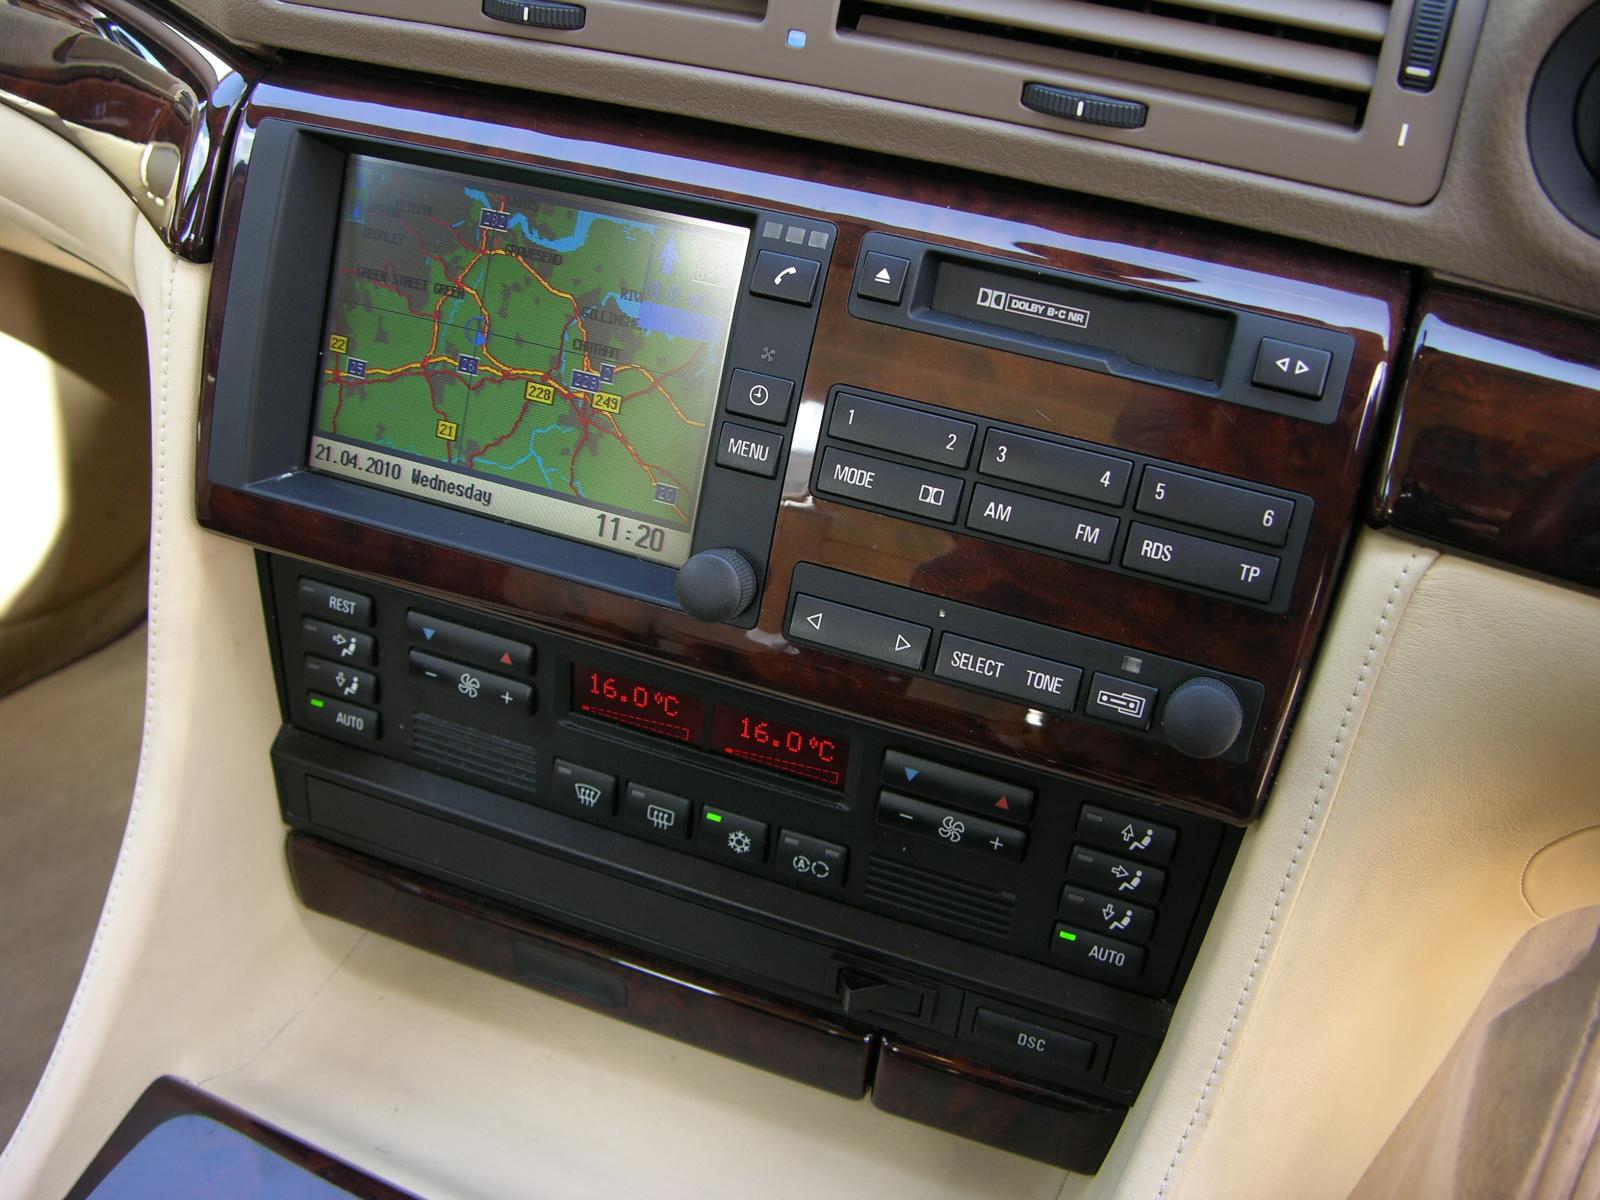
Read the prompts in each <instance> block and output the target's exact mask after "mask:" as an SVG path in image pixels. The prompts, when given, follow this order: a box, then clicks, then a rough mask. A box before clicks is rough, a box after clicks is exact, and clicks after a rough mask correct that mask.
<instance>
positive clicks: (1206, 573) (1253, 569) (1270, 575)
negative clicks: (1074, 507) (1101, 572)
mask: <svg viewBox="0 0 1600 1200" xmlns="http://www.w3.org/2000/svg"><path fill="white" fill-rule="evenodd" d="M1278 562H1279V560H1278V559H1277V558H1275V557H1273V556H1272V555H1270V554H1257V553H1255V552H1254V551H1251V550H1240V549H1239V548H1238V547H1237V546H1225V545H1223V544H1222V543H1221V542H1213V541H1209V540H1207V539H1206V538H1200V537H1194V536H1192V535H1190V534H1187V533H1174V532H1173V531H1172V530H1170V529H1157V528H1155V527H1154V526H1151V525H1141V524H1138V523H1137V522H1135V523H1134V525H1133V528H1132V529H1130V530H1129V531H1128V548H1127V549H1126V550H1125V551H1123V554H1122V565H1123V566H1125V567H1127V568H1129V569H1130V570H1134V571H1142V572H1144V573H1145V574H1146V575H1159V576H1161V577H1162V578H1163V579H1176V580H1177V581H1178V582H1179V583H1188V584H1193V585H1194V586H1195V587H1202V588H1208V589H1209V590H1211V591H1213V592H1224V593H1226V594H1227V595H1229V596H1242V597H1243V598H1244V599H1246V600H1256V601H1260V602H1261V603H1266V602H1267V601H1269V600H1271V599H1272V585H1273V583H1275V582H1276V581H1277V578H1278Z"/></svg>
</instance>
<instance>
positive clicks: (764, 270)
mask: <svg viewBox="0 0 1600 1200" xmlns="http://www.w3.org/2000/svg"><path fill="white" fill-rule="evenodd" d="M821 270H822V264H821V263H819V262H817V261H816V260H815V259H812V258H796V257H795V256H794V255H792V254H779V253H778V252H777V251H776V250H763V251H762V252H761V253H760V254H758V255H756V270H755V274H754V276H752V277H751V280H750V290H751V291H752V292H754V293H755V294H756V295H758V296H771V297H772V298H773V299H774V300H787V301H789V303H791V304H810V303H811V301H812V299H813V298H814V297H815V296H816V292H817V275H818V273H819V272H820V271H821Z"/></svg>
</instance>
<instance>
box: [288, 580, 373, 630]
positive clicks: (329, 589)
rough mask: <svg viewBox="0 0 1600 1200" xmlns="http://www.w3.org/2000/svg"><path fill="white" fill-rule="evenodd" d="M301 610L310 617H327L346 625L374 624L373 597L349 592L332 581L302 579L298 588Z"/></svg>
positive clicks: (297, 593)
mask: <svg viewBox="0 0 1600 1200" xmlns="http://www.w3.org/2000/svg"><path fill="white" fill-rule="evenodd" d="M296 595H297V597H298V599H299V601H300V611H301V612H303V613H305V614H306V615H307V616H310V617H326V618H328V619H329V620H331V621H339V622H341V623H343V624H346V625H371V624H372V597H371V596H363V595H362V594H361V593H360V592H347V591H345V589H344V588H336V587H334V586H333V585H332V584H331V583H323V582H321V581H320V580H317V579H302V580H301V581H300V586H299V587H298V588H297V589H296Z"/></svg>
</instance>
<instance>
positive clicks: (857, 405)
mask: <svg viewBox="0 0 1600 1200" xmlns="http://www.w3.org/2000/svg"><path fill="white" fill-rule="evenodd" d="M977 435H978V427H977V426H976V425H973V424H971V423H969V422H967V421H953V420H951V419H950V418H949V417H940V416H935V415H934V414H933V413H929V412H923V411H922V410H921V409H917V408H905V407H903V406H902V405H899V404H890V403H888V402H887V401H884V400H874V399H872V398H871V397H868V396H857V395H855V394H854V393H853V392H840V393H839V395H838V398H837V399H835V400H834V402H833V416H832V417H831V418H830V419H829V421H828V436H829V437H835V438H838V439H839V440H840V441H842V442H857V443H859V444H861V445H863V446H873V447H876V448H877V449H879V450H893V451H895V452H896V453H899V454H905V455H909V456H910V457H912V458H924V459H927V460H928V461H929V462H935V463H939V464H941V465H942V466H946V467H954V468H955V469H956V470H958V471H959V470H961V469H963V468H964V467H966V465H967V460H968V459H969V458H971V457H972V441H973V439H974V438H975V437H977Z"/></svg>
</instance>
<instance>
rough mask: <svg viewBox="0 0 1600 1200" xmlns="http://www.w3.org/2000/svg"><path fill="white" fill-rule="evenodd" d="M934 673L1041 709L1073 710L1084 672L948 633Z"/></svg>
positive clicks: (944, 638)
mask: <svg viewBox="0 0 1600 1200" xmlns="http://www.w3.org/2000/svg"><path fill="white" fill-rule="evenodd" d="M933 673H934V674H935V675H937V676H938V677H939V678H940V679H948V680H950V681H951V682H952V683H960V684H965V685H966V686H967V687H975V688H982V689H983V690H984V691H986V692H996V693H998V694H999V695H1002V696H1009V697H1011V698H1012V699H1013V700H1021V701H1023V702H1024V703H1027V704H1033V705H1037V706H1038V707H1040V708H1051V709H1055V710H1056V711H1058V712H1071V711H1072V710H1073V708H1074V707H1075V706H1076V705H1077V702H1078V683H1079V681H1080V680H1082V679H1083V672H1082V671H1080V670H1079V669H1078V668H1077V667H1073V666H1068V665H1067V664H1066V663H1059V662H1052V661H1051V660H1050V659H1048V658H1039V657H1038V656H1037V655H1033V654H1024V653H1022V652H1021V651H1020V650H1008V649H1007V648H1006V647H1004V646H995V645H992V644H990V643H989V642H979V641H974V640H973V639H972V638H966V637H962V636H961V635H959V634H955V633H947V634H945V635H944V637H943V639H941V640H940V642H939V661H938V663H937V664H936V665H935V666H934V668H933Z"/></svg>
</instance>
